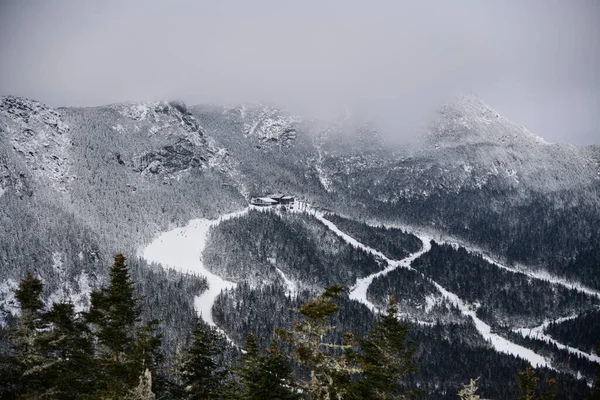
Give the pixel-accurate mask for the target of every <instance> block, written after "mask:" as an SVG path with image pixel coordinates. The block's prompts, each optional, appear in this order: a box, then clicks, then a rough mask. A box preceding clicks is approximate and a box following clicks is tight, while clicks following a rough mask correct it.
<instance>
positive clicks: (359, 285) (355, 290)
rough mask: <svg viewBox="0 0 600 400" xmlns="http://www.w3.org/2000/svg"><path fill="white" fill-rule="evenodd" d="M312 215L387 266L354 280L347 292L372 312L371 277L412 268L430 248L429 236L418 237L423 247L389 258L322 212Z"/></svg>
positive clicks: (376, 310)
mask: <svg viewBox="0 0 600 400" xmlns="http://www.w3.org/2000/svg"><path fill="white" fill-rule="evenodd" d="M314 216H315V218H317V219H318V220H319V221H321V222H322V223H323V224H325V225H326V226H327V228H329V229H330V230H331V231H332V232H334V233H335V234H336V235H338V236H339V237H341V238H342V239H343V240H344V241H346V242H347V243H349V244H351V245H352V246H354V247H358V248H360V249H362V250H364V251H366V252H368V253H371V254H373V255H374V256H376V257H379V258H381V259H382V260H383V261H385V262H386V263H387V268H385V269H384V270H382V271H379V272H376V273H374V274H371V275H369V276H366V277H364V278H360V279H358V280H357V281H356V284H355V285H354V286H352V288H350V294H349V297H350V299H352V300H356V301H358V302H361V303H363V304H364V305H366V306H367V307H368V308H369V309H370V310H371V311H373V312H379V310H378V309H377V307H375V305H374V304H373V303H371V302H370V301H369V300H368V299H367V290H368V289H369V286H370V285H371V282H373V279H375V278H377V277H379V276H384V275H387V274H389V273H390V272H392V271H393V270H395V269H396V268H398V267H402V268H408V269H413V268H412V267H411V266H410V264H411V263H412V262H413V261H414V260H416V259H417V258H419V257H420V256H421V255H422V254H424V253H426V252H428V251H429V250H430V249H431V244H430V240H428V239H429V238H426V237H423V238H420V239H421V241H422V242H423V247H422V248H421V250H419V251H418V252H416V253H413V254H411V255H410V256H408V257H406V258H405V259H403V260H391V259H389V258H388V257H386V256H385V255H384V254H383V253H382V252H380V251H378V250H375V249H373V248H372V247H369V246H366V245H364V244H363V243H361V242H359V241H358V240H356V239H354V238H353V237H352V236H350V235H348V234H346V233H344V232H342V231H341V230H340V229H339V228H338V227H337V226H336V225H335V224H334V223H333V222H331V221H329V220H328V219H326V218H325V217H324V216H323V213H321V212H315V213H314Z"/></svg>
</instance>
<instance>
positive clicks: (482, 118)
mask: <svg viewBox="0 0 600 400" xmlns="http://www.w3.org/2000/svg"><path fill="white" fill-rule="evenodd" d="M432 122H433V123H432V125H431V128H430V131H431V133H432V134H433V138H434V141H435V142H440V141H441V142H444V141H451V143H455V142H456V141H457V140H458V141H460V142H461V143H498V144H511V143H522V144H525V143H528V144H541V145H545V144H549V143H548V142H546V141H545V140H544V139H542V138H541V137H539V136H537V135H535V134H533V133H532V132H530V131H529V130H527V129H526V128H525V127H524V126H520V125H517V124H515V123H513V122H511V121H509V120H508V119H506V118H504V117H503V116H502V115H500V113H499V112H497V111H496V110H494V109H493V108H492V107H490V106H489V105H487V104H486V103H484V102H483V101H482V100H481V99H479V98H478V97H477V96H475V95H474V94H467V95H462V96H457V97H455V98H454V99H453V101H452V102H450V103H448V104H445V105H443V106H442V107H441V108H440V109H439V110H438V112H437V114H436V116H435V118H434V119H433V121H432Z"/></svg>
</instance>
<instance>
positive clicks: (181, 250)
mask: <svg viewBox="0 0 600 400" xmlns="http://www.w3.org/2000/svg"><path fill="white" fill-rule="evenodd" d="M247 212H248V208H245V209H243V210H241V211H237V212H233V213H230V214H226V215H223V216H221V217H219V218H217V219H214V220H209V219H204V218H200V219H193V220H191V221H190V222H189V223H188V224H187V225H186V226H184V227H182V228H175V229H173V230H171V231H168V232H164V233H162V234H160V235H159V236H158V237H157V238H156V239H154V240H153V241H152V243H150V244H149V245H148V246H147V247H146V248H145V249H144V250H143V252H142V257H144V258H145V259H146V260H148V261H150V262H156V263H160V264H162V265H163V266H164V267H170V268H173V269H175V270H178V271H181V272H187V273H192V274H196V275H201V276H204V277H206V280H207V283H208V289H207V290H206V291H204V292H203V293H201V294H200V295H199V296H196V297H195V299H194V306H195V309H196V312H197V313H198V315H200V316H201V317H202V319H203V320H204V321H206V323H208V324H209V325H212V326H214V327H217V326H216V324H215V322H214V320H213V317H212V307H213V304H214V303H215V299H216V298H217V296H218V295H219V294H220V293H221V291H223V290H225V289H231V288H234V287H235V286H236V284H235V283H234V282H229V281H226V280H224V279H223V278H221V277H220V276H218V275H215V274H213V273H212V272H210V271H209V270H207V269H206V267H205V266H204V262H203V260H202V252H203V251H204V248H205V247H206V240H207V239H208V231H209V229H210V227H211V226H215V225H218V224H219V223H221V222H222V221H225V220H228V219H231V218H234V217H238V216H240V215H243V214H246V213H247ZM217 328H218V327H217Z"/></svg>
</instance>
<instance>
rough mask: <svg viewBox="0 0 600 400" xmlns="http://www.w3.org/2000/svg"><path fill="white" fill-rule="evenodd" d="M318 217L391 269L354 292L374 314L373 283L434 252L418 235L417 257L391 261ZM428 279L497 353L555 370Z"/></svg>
mask: <svg viewBox="0 0 600 400" xmlns="http://www.w3.org/2000/svg"><path fill="white" fill-rule="evenodd" d="M315 217H316V218H318V219H319V220H320V221H321V222H323V223H324V224H325V225H326V226H327V227H328V228H329V229H331V230H332V231H333V232H334V233H336V234H337V235H338V236H340V237H341V238H342V239H344V240H345V241H346V242H347V243H349V244H351V245H353V246H355V247H359V248H362V249H364V250H365V251H368V252H369V253H371V254H373V255H375V256H377V257H380V258H382V259H383V260H384V261H385V262H387V264H388V267H387V268H386V269H384V270H383V271H379V272H377V273H375V274H372V275H369V276H367V277H365V278H362V279H359V280H358V281H357V283H356V284H355V285H354V286H353V287H352V289H351V290H350V298H351V299H354V300H356V301H359V302H361V303H363V304H365V305H366V306H367V307H369V309H371V310H373V311H374V312H377V308H376V307H375V305H374V304H372V303H371V302H370V301H369V300H368V299H367V289H368V288H369V285H370V284H371V282H372V281H373V279H374V278H375V277H377V276H381V275H385V274H388V273H389V272H390V271H392V270H394V269H396V268H398V267H404V268H409V269H412V267H411V266H410V264H411V262H412V261H413V260H415V259H416V258H418V257H420V256H421V255H422V254H424V253H426V252H427V251H429V250H430V249H431V244H430V242H431V238H430V237H429V236H425V235H417V236H418V237H419V239H421V241H422V242H423V247H422V248H421V250H419V251H418V252H417V253H413V254H411V255H410V256H409V257H407V258H405V259H404V260H401V261H399V260H390V259H389V258H387V257H385V256H384V255H383V254H382V253H381V252H379V251H377V250H375V249H373V248H371V247H369V246H367V245H365V244H363V243H360V242H359V241H357V240H356V239H354V238H352V237H351V236H349V235H347V234H345V233H344V232H342V231H341V230H340V229H339V228H338V227H337V226H336V225H335V224H334V223H333V222H331V221H329V220H327V219H325V218H324V217H323V214H322V213H320V212H315ZM423 276H424V275H423ZM424 277H425V276H424ZM425 278H426V279H428V280H429V281H430V282H431V283H432V284H433V285H435V287H436V288H437V289H438V291H439V292H440V293H441V295H442V296H443V297H444V298H445V299H446V300H447V301H448V302H449V303H451V304H453V305H455V306H456V307H458V309H459V310H460V311H461V313H462V314H463V315H464V316H466V317H470V318H471V319H472V320H473V323H474V324H475V327H476V328H477V331H478V332H479V334H480V335H481V336H483V338H484V339H485V340H487V341H488V342H489V343H490V344H491V345H492V347H493V348H494V349H495V350H496V351H498V352H500V353H505V354H511V355H514V356H518V357H521V358H523V359H525V360H527V361H529V362H530V363H531V365H533V366H535V367H551V365H550V362H549V361H548V360H546V359H545V358H544V357H542V356H540V355H539V354H537V353H535V352H534V351H532V350H530V349H528V348H526V347H523V346H520V345H518V344H516V343H512V342H511V341H509V340H507V339H505V338H503V337H501V336H500V335H498V334H496V333H493V332H492V329H491V327H490V326H489V325H488V324H486V323H485V322H483V321H482V320H480V319H479V318H477V315H476V314H475V311H474V310H471V309H470V308H469V306H467V305H466V304H465V303H464V302H463V301H462V300H461V299H460V298H459V297H458V296H457V295H456V294H454V293H451V292H449V291H448V290H446V289H444V288H443V287H442V286H441V285H439V284H438V283H437V282H435V281H433V280H432V279H430V278H428V277H425Z"/></svg>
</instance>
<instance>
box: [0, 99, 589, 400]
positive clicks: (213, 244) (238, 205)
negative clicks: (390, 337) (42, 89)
mask: <svg viewBox="0 0 600 400" xmlns="http://www.w3.org/2000/svg"><path fill="white" fill-rule="evenodd" d="M599 177H600V175H598V157H597V151H596V149H595V148H581V147H577V146H571V145H565V144H550V143H547V142H545V141H543V139H541V138H539V137H537V136H535V135H533V134H531V133H530V132H528V131H526V130H525V129H524V128H522V127H520V126H518V125H515V124H513V123H511V122H510V121H507V120H506V119H504V118H503V117H501V116H499V115H498V114H497V113H496V112H494V111H493V110H491V108H489V107H488V106H486V105H485V104H483V103H482V102H481V101H480V100H478V99H476V98H474V97H472V96H467V97H462V98H458V99H456V100H455V101H454V103H452V104H449V105H447V106H444V107H442V108H441V109H440V110H439V112H438V113H437V114H435V116H434V118H433V120H432V122H431V125H430V127H429V128H428V129H427V130H426V132H423V135H422V137H421V138H420V139H419V140H416V141H415V142H414V143H412V144H411V145H410V146H397V145H391V144H389V143H386V142H385V141H384V140H383V139H382V138H381V137H380V135H379V133H378V131H377V126H376V125H374V124H373V123H372V122H369V121H362V120H360V118H358V117H356V118H351V117H343V118H339V119H334V120H331V121H323V120H312V119H308V118H303V117H301V116H296V115H293V114H292V113H289V112H287V111H286V110H282V109H279V108H277V107H273V106H267V105H261V104H254V105H239V106H227V107H226V106H220V105H214V106H213V105H210V106H209V105H201V106H190V107H188V106H186V105H185V104H183V103H181V102H148V103H126V104H114V105H109V106H102V107H93V108H57V109H53V108H51V107H48V106H46V105H44V104H42V103H39V102H36V101H33V100H28V99H24V98H18V97H13V96H7V97H2V98H1V99H0V313H1V314H0V322H3V323H6V324H15V323H16V324H17V325H12V326H18V324H22V323H23V321H20V322H19V321H18V318H19V304H20V303H19V299H18V296H16V294H15V293H16V292H15V291H16V290H17V289H18V287H19V282H20V281H21V280H22V279H23V278H24V277H25V272H26V271H28V270H29V271H31V272H32V273H33V276H34V277H35V278H39V279H40V280H41V282H42V283H43V290H42V291H41V292H40V299H41V301H42V306H41V308H39V311H40V312H42V310H44V313H45V312H49V311H50V310H51V308H52V305H53V304H55V303H61V302H63V301H65V300H67V302H68V301H70V302H72V303H73V307H74V309H73V313H72V317H73V318H75V319H77V318H76V317H75V316H76V315H77V313H78V312H79V311H86V310H89V309H90V306H91V303H92V299H91V298H90V294H91V293H94V292H97V291H98V290H100V288H102V287H106V285H107V284H108V283H109V282H110V275H109V273H108V269H107V268H106V266H107V265H109V264H110V263H111V260H112V257H113V256H114V254H116V253H119V252H122V253H124V254H128V255H130V257H129V266H128V268H129V271H130V274H131V277H132V278H133V280H134V281H135V282H136V284H135V296H140V297H141V302H140V307H141V313H140V318H141V319H142V320H144V321H150V320H152V319H154V318H158V319H160V320H161V322H160V323H159V324H158V325H156V333H157V334H160V335H162V340H161V344H160V346H157V347H156V348H157V349H158V348H160V350H161V352H162V353H163V354H164V356H165V360H169V361H168V362H171V363H175V364H176V363H177V362H179V361H177V360H178V358H177V357H178V354H180V353H181V349H182V348H183V347H185V346H187V345H188V344H189V343H190V341H193V338H198V337H202V335H205V336H206V335H208V336H207V337H212V336H211V335H212V334H213V333H214V334H218V333H219V332H220V333H222V334H224V335H226V337H227V338H228V339H230V340H231V341H232V342H228V341H227V339H224V338H221V339H222V340H221V339H219V340H218V341H219V342H222V347H221V349H220V350H219V351H218V354H219V356H218V357H217V356H215V357H216V358H215V359H219V360H218V362H219V363H226V362H231V361H232V360H233V359H234V358H235V357H236V353H237V352H238V351H239V349H240V348H244V347H245V342H246V337H247V335H248V333H249V332H253V335H254V339H253V340H254V341H255V342H256V343H257V345H258V346H259V348H260V349H261V350H266V349H267V348H268V347H269V346H270V340H271V338H272V337H273V331H274V329H276V328H283V329H287V330H290V329H293V326H294V325H293V320H295V319H297V318H298V315H297V312H296V311H295V310H296V309H298V307H300V306H301V305H302V304H305V303H306V302H307V301H309V300H310V299H312V298H315V296H317V295H318V294H319V293H321V292H322V290H323V288H325V287H328V286H331V285H342V286H344V288H345V289H344V290H343V291H340V292H339V293H338V294H337V299H336V300H335V301H336V304H337V305H338V306H340V307H342V308H341V309H340V310H339V312H337V313H334V315H331V321H330V322H331V324H332V325H335V328H334V329H332V330H331V332H328V334H327V335H328V336H327V338H329V339H331V340H333V341H334V342H335V343H336V345H341V344H342V343H343V338H344V333H345V332H346V331H352V332H354V334H355V335H356V337H363V336H364V335H367V334H368V333H369V332H370V330H371V328H372V327H373V325H374V324H376V323H377V321H379V316H380V315H381V313H383V314H385V310H386V308H387V306H388V301H389V298H390V296H391V295H394V297H395V302H396V303H395V304H396V305H397V307H398V312H397V315H398V316H399V317H400V318H401V320H402V321H403V322H407V323H410V324H411V325H410V333H409V337H410V338H411V339H412V340H414V341H415V344H416V347H415V353H414V360H415V361H416V362H417V364H418V365H419V368H418V369H417V370H416V371H414V372H413V373H412V374H410V375H409V376H407V377H406V383H407V384H410V385H411V387H413V388H423V389H426V394H423V396H424V398H455V396H456V393H457V392H458V390H459V389H460V387H461V386H462V384H464V383H466V382H468V381H469V379H470V378H476V377H477V376H481V377H482V378H481V380H480V381H478V385H479V387H480V390H481V392H482V393H483V395H484V396H487V397H491V398H514V397H516V396H517V392H518V390H517V388H516V386H514V385H513V383H514V382H515V377H516V376H517V374H518V371H519V370H524V369H525V361H524V359H523V358H517V357H515V354H518V352H519V351H522V352H526V354H525V355H523V357H524V358H526V359H528V360H530V361H532V360H538V361H539V364H535V362H533V361H532V362H533V363H534V367H536V373H537V374H538V376H545V375H548V377H550V376H552V377H555V378H557V380H558V382H559V385H557V390H558V396H559V398H567V397H568V395H567V394H568V393H569V392H570V393H574V394H576V395H578V394H581V393H583V392H585V391H586V390H587V386H586V382H591V381H592V379H593V378H592V374H593V370H594V365H593V362H594V360H595V358H594V357H595V355H594V354H593V350H594V348H595V343H596V341H597V340H598V339H600V338H598V337H597V336H598V335H597V331H598V329H595V328H597V326H598V324H597V320H598V312H597V311H598V307H599V306H600V304H599V301H600V300H599V298H600V297H599V296H600V294H599V291H598V289H600V281H599V278H598V277H599V276H600V273H598V272H599V268H600V264H599V259H598V255H599V254H600V248H599V247H598V246H599V243H600V212H599V210H600V179H599ZM278 192H280V193H285V194H288V195H291V196H294V197H295V199H296V203H297V205H296V208H293V209H279V208H276V209H273V210H260V211H259V210H256V209H250V208H249V206H248V200H249V199H250V198H251V197H255V196H264V195H267V194H269V193H278ZM300 204H303V205H304V208H302V209H301V210H299V209H298V206H299V205H300ZM234 211H236V212H237V211H240V213H239V215H238V214H236V215H238V216H237V217H234V218H225V219H221V217H223V216H225V215H230V214H229V213H231V212H234ZM299 211H300V212H299ZM195 219H202V221H204V222H206V221H208V222H206V223H207V224H209V225H210V229H209V228H208V226H209V225H206V229H207V231H208V232H209V233H208V235H207V236H206V241H205V242H204V241H203V242H202V243H198V248H204V252H203V253H202V254H200V252H198V254H195V255H194V257H195V258H194V259H193V260H191V261H190V263H189V264H190V265H191V264H194V263H196V264H199V265H201V266H202V267H203V268H204V269H202V270H201V271H203V273H186V272H185V268H183V267H182V266H181V265H171V266H170V267H172V269H169V268H167V267H166V265H157V264H152V265H151V264H149V263H148V261H146V260H145V259H143V258H142V257H141V256H142V255H143V254H144V250H145V249H146V248H147V247H148V246H150V244H152V243H153V242H154V241H156V240H160V238H161V237H162V236H161V234H162V233H166V232H172V231H174V230H176V228H183V227H185V226H186V224H188V223H189V221H190V220H195ZM204 222H203V223H204ZM392 227H402V229H400V228H392ZM182 234H185V233H184V232H182ZM431 239H434V242H431V241H430V240H431ZM186 245H187V246H190V244H189V243H187V242H186ZM191 246H194V244H192V245H191ZM202 246H205V247H202ZM167 250H168V249H167ZM189 253H190V254H194V251H193V249H192V251H190V252H189ZM186 254H187V253H186ZM173 258H174V259H177V257H171V259H173ZM492 260H494V262H493V263H492V262H491V261H492ZM496 261H497V262H496ZM196 264H194V265H196ZM186 265H187V264H186ZM210 273H213V274H215V276H217V277H219V278H221V280H223V279H225V280H227V281H229V285H228V286H227V287H229V288H230V289H228V290H227V291H224V292H223V293H221V294H219V293H218V288H219V286H215V284H214V282H211V281H210V280H209V279H207V278H208V277H210ZM211 285H212V286H211ZM215 287H216V288H217V290H216V292H214V293H212V292H211V291H210V290H208V289H210V288H212V289H213V290H214V289H215ZM206 294H210V295H211V296H212V297H211V300H212V301H214V307H211V305H212V304H213V302H212V301H211V302H209V303H206V304H208V306H207V307H205V308H202V307H199V304H198V302H199V301H200V300H199V299H203V297H202V296H203V295H206ZM206 304H200V306H203V305H204V306H206ZM21 305H22V304H21ZM64 307H66V306H64ZM67 308H68V307H67ZM201 309H205V311H206V310H208V311H210V312H211V313H212V319H214V324H215V325H216V326H211V328H207V329H209V330H211V332H212V331H213V330H214V332H212V333H210V334H209V333H207V332H208V330H203V329H204V327H203V328H202V329H200V330H199V331H197V332H196V333H195V334H192V331H193V329H194V325H195V322H194V319H195V313H197V312H198V311H199V310H201ZM63 311H65V309H64V308H63ZM66 311H68V310H66ZM69 312H70V311H69ZM201 317H202V318H203V319H205V320H207V321H211V322H213V321H212V320H211V319H210V318H209V316H208V315H203V316H201ZM81 318H83V314H82V316H81ZM15 319H17V320H15ZM43 323H44V324H47V323H48V321H44V322H43ZM57 323H58V322H57V320H54V321H52V322H51V324H55V325H52V326H53V328H52V329H59V327H58V325H56V324H57ZM136 323H137V322H136ZM44 326H46V325H44ZM139 327H140V326H138V328H139ZM35 329H37V328H35ZM40 329H41V331H43V330H44V329H46V328H45V327H43V328H40ZM84 331H85V329H84ZM79 333H80V334H83V333H82V332H79ZM84 333H85V332H84ZM86 334H87V333H86ZM140 335H141V334H140ZM140 337H142V336H139V337H138V338H140ZM490 338H492V339H490ZM78 340H79V339H78ZM215 340H216V339H215ZM498 343H505V344H507V346H506V347H507V349H508V350H507V349H502V346H501V345H499V344H498ZM92 344H93V343H92ZM280 345H281V347H280V350H281V351H283V352H284V353H285V352H287V351H291V349H292V347H290V346H291V345H290V343H287V344H284V343H281V344H280ZM286 346H288V347H286ZM515 349H517V350H515ZM52 352H54V353H53V354H56V349H53V350H52ZM275 353H276V352H275V351H273V352H271V353H268V354H275ZM261 354H263V355H264V356H265V357H267V356H266V355H265V354H266V353H261ZM523 354H524V353H523ZM288 355H289V354H288ZM219 357H220V358H219ZM261 357H262V356H261ZM528 357H529V358H528ZM261 360H263V361H265V362H266V359H261ZM271 361H272V360H271ZM165 362H166V361H165ZM261 362H262V361H261ZM277 362H279V361H277ZM297 362H298V361H297V360H296V361H294V362H292V363H291V368H292V370H293V371H294V373H298V374H299V375H297V376H296V378H297V379H303V378H302V376H303V375H302V374H303V372H302V371H303V369H302V367H298V365H296V364H295V363H297ZM163 367H164V368H171V367H170V366H169V367H167V366H166V364H164V365H163V366H162V367H161V368H163ZM69 368H70V367H69ZM223 368H224V367H223ZM137 372H140V371H137ZM577 377H580V378H581V379H577ZM138 378H139V375H138V376H136V377H135V379H133V378H132V379H131V381H130V383H131V382H134V381H135V384H137V383H138V380H139V379H138ZM144 379H145V378H144ZM286 379H287V378H286ZM157 384H158V383H157ZM161 390H162V389H161ZM157 393H158V392H157ZM575 397H577V396H575ZM163 398H165V397H163Z"/></svg>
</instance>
